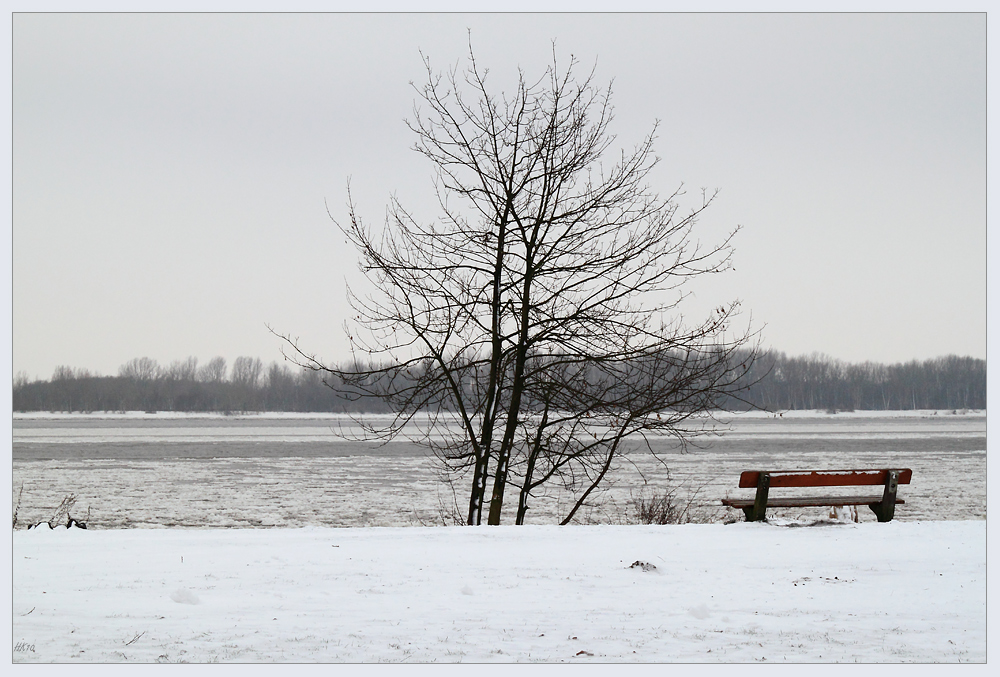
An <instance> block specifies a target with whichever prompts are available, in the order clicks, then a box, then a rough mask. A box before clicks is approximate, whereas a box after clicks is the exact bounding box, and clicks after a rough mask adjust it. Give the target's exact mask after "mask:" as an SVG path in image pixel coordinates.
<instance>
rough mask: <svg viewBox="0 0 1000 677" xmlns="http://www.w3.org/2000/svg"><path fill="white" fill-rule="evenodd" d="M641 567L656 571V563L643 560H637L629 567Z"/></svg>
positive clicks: (645, 569) (644, 569)
mask: <svg viewBox="0 0 1000 677" xmlns="http://www.w3.org/2000/svg"><path fill="white" fill-rule="evenodd" d="M635 568H640V569H642V570H643V571H656V565H655V564H650V563H649V562H643V561H642V560H638V559H637V560H636V561H634V562H632V564H630V565H629V569H635Z"/></svg>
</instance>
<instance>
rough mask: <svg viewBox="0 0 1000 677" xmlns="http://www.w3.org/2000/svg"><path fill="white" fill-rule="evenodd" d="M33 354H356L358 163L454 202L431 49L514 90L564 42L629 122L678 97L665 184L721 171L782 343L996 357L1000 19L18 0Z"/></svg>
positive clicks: (747, 298) (665, 135)
mask: <svg viewBox="0 0 1000 677" xmlns="http://www.w3.org/2000/svg"><path fill="white" fill-rule="evenodd" d="M13 26H14V30H13V158H14V162H13V198H14V199H13V367H14V372H15V373H17V372H20V371H24V372H26V373H27V374H28V375H29V376H30V377H41V378H48V377H49V376H50V375H51V374H52V371H53V369H54V368H55V367H56V366H57V365H69V366H73V367H86V368H89V369H91V370H92V371H97V372H100V373H103V374H115V373H117V370H118V367H119V365H121V364H123V363H124V362H126V361H128V360H129V359H131V358H133V357H138V356H149V357H153V358H155V359H157V360H158V361H159V362H160V363H161V364H168V363H169V362H171V361H173V360H177V359H183V358H186V357H187V356H189V355H190V356H196V357H198V358H199V359H200V360H201V361H202V362H203V363H204V362H205V361H207V360H208V359H210V358H211V357H213V356H214V355H222V356H224V357H226V358H227V359H228V360H229V361H230V362H231V361H232V360H233V359H234V358H235V357H237V356H239V355H250V356H255V357H260V358H261V359H262V360H264V362H265V363H267V362H270V361H271V360H275V359H280V353H279V347H280V343H279V341H278V340H277V339H276V338H275V337H274V336H272V335H271V334H270V333H268V331H267V329H266V327H265V324H270V325H271V326H273V327H274V328H275V329H276V330H279V331H282V332H288V333H291V334H293V335H296V336H299V337H301V340H302V343H303V345H304V346H306V347H307V348H309V349H311V350H313V351H315V352H317V353H319V355H321V356H322V357H324V358H326V359H328V360H336V359H339V358H342V357H343V356H344V353H343V350H344V347H345V341H344V340H343V331H342V328H341V325H342V323H343V320H344V317H345V315H346V312H347V307H346V303H345V290H344V282H345V278H348V279H353V278H354V276H356V273H355V271H356V255H355V253H354V252H353V251H352V250H350V249H348V248H347V247H346V246H345V244H344V241H343V237H341V236H339V235H338V232H337V230H336V228H335V226H334V225H333V224H332V223H331V222H330V220H329V218H328V216H327V212H326V207H325V206H324V201H326V202H327V203H328V204H329V207H330V211H331V213H332V214H333V215H334V216H335V217H337V218H342V217H343V216H344V212H345V209H344V203H345V200H346V191H345V186H346V183H347V179H348V177H351V181H352V190H353V192H354V195H355V198H356V199H357V202H358V205H359V208H360V211H361V213H362V215H363V216H365V217H366V218H367V219H368V220H369V221H371V222H379V221H380V220H381V218H382V216H383V214H384V205H385V203H386V200H387V198H388V196H389V195H390V193H393V192H395V193H397V194H398V196H399V197H400V199H401V200H402V201H403V202H404V204H406V205H407V206H408V207H410V208H411V210H412V211H413V212H415V214H416V215H417V216H418V217H419V218H420V219H421V220H424V221H429V220H432V219H433V218H434V217H435V216H436V208H435V202H434V201H433V199H432V194H431V192H430V172H431V167H430V166H429V165H427V163H426V162H425V161H423V160H422V159H421V158H420V157H419V156H418V155H417V154H416V153H414V152H412V151H411V150H409V148H410V146H411V145H412V142H413V137H412V134H411V133H410V132H409V130H408V129H407V128H406V126H405V124H404V123H403V119H404V118H405V117H408V116H410V114H411V111H412V105H413V100H414V92H413V90H412V89H411V88H410V86H409V84H408V83H409V82H410V81H411V80H412V81H420V80H421V79H422V77H423V72H422V66H421V60H420V54H419V50H423V52H424V53H425V54H426V55H427V56H428V57H430V59H431V61H432V63H433V64H435V65H437V66H438V67H442V68H444V67H447V66H449V65H451V64H454V63H456V62H457V61H459V60H460V59H463V58H464V56H465V55H466V52H467V32H466V30H467V29H471V31H472V40H473V44H474V47H475V50H476V54H477V60H478V61H479V62H480V63H482V64H485V65H486V66H488V67H489V68H490V70H491V76H492V77H494V78H495V84H496V85H497V87H498V88H500V87H503V86H504V84H509V83H511V81H512V78H513V77H514V73H515V69H516V67H517V66H521V67H522V68H523V69H524V70H525V71H526V72H527V73H528V74H529V75H530V74H538V75H540V74H541V73H542V72H543V71H544V68H545V66H546V65H547V63H548V62H549V60H550V58H551V49H552V48H551V41H552V40H555V41H556V45H557V51H558V54H559V55H560V57H561V58H568V56H569V55H570V54H572V55H574V56H575V57H576V58H577V59H579V60H580V61H581V62H582V63H583V64H585V65H587V66H589V65H591V64H593V63H595V62H596V64H597V79H598V80H599V81H608V80H611V79H614V95H613V103H614V105H615V110H616V122H615V131H616V132H617V134H618V140H619V142H620V143H621V144H622V145H623V146H626V147H631V146H632V145H633V144H634V143H635V142H638V141H639V140H641V138H642V136H643V135H644V134H645V133H646V132H648V131H649V129H650V128H651V126H652V124H653V122H654V121H655V120H657V119H659V120H661V121H662V127H661V129H660V134H659V139H658V141H657V144H656V150H657V153H658V155H660V156H661V157H662V158H663V162H662V164H661V166H660V167H659V169H658V171H657V173H656V174H655V176H654V181H655V185H656V187H657V188H658V189H660V190H661V192H671V191H673V190H674V189H675V188H676V187H677V186H678V185H680V184H681V183H683V184H684V185H685V187H686V189H687V190H688V191H689V192H688V195H687V196H685V197H684V198H683V199H682V202H681V204H682V206H684V204H685V201H690V204H691V205H694V203H695V202H696V201H698V200H700V189H701V188H702V187H705V188H709V189H715V188H718V189H720V190H721V192H720V195H719V198H718V201H717V203H716V204H715V205H714V206H713V207H712V209H711V210H710V211H709V212H708V213H707V214H706V216H705V217H704V218H703V219H702V222H701V225H702V226H703V237H704V239H705V240H707V241H712V240H713V238H717V237H719V236H720V235H721V234H722V233H724V232H726V231H727V230H729V229H731V228H733V227H735V226H736V225H740V226H742V231H741V232H740V233H739V235H738V236H737V238H736V241H735V246H736V252H735V270H734V271H732V272H730V273H727V274H726V275H722V276H716V277H714V278H713V279H712V280H710V281H706V282H704V283H699V284H696V285H695V286H694V287H693V288H692V290H693V291H694V293H695V297H694V299H693V300H692V304H691V305H690V307H689V309H688V313H689V316H690V317H691V319H692V320H696V319H700V318H699V315H700V314H701V313H703V312H705V311H707V309H708V308H710V307H712V306H713V305H718V303H720V302H725V301H728V300H731V299H733V298H740V299H742V300H743V305H744V309H745V310H746V311H747V317H748V318H749V316H750V314H752V319H753V324H754V326H756V327H763V333H762V337H763V342H764V345H765V346H768V347H773V348H775V349H777V350H781V351H784V352H786V353H789V354H809V353H813V352H820V353H826V354H828V355H830V356H832V357H835V358H839V359H843V360H847V361H863V360H877V361H883V362H897V361H905V360H910V359H914V358H917V359H924V358H931V357H936V356H939V355H945V354H951V353H955V354H960V355H972V356H974V357H985V355H986V20H985V15H983V14H952V15H947V14H918V15H905V14H876V15H868V14H865V15H858V14H817V15H782V14H750V15H740V14H699V15H684V14H617V15H616V14H586V15H573V14H545V15H526V14H507V15H482V14H480V15H463V14H423V15H406V14H396V15H365V14H325V15H312V14H295V15H280V14H265V15H233V14H204V15H182V14H149V15H114V14H85V15H69V14H18V15H15V17H14V20H13Z"/></svg>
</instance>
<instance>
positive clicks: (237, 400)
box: [13, 351, 986, 413]
mask: <svg viewBox="0 0 1000 677" xmlns="http://www.w3.org/2000/svg"><path fill="white" fill-rule="evenodd" d="M747 382H748V384H749V385H748V388H747V390H746V391H745V395H744V397H743V398H742V399H740V400H737V399H729V400H726V401H723V402H720V406H722V407H723V408H726V409H729V410H733V411H738V410H744V409H748V408H751V407H759V408H761V409H766V410H768V411H782V410H789V409H826V410H837V411H851V410H856V409H860V410H890V409H892V410H897V409H985V408H986V361H985V360H980V359H974V358H971V357H956V356H948V357H940V358H937V359H933V360H925V361H922V362H920V361H912V362H907V363H905V364H893V365H884V364H877V363H874V362H864V363H861V364H848V363H844V362H840V361H838V360H834V359H831V358H829V357H826V356H823V355H813V356H810V357H787V356H786V355H785V354H784V353H777V352H773V351H769V352H765V353H762V354H761V355H760V356H759V357H758V359H757V361H756V363H755V364H754V368H753V371H752V372H751V373H750V374H749V376H748V381H747ZM330 383H331V384H332V385H333V386H334V387H332V388H331V387H329V386H327V385H326V384H324V382H323V378H322V376H321V375H320V374H319V373H317V372H315V371H311V370H307V369H296V370H292V369H290V368H289V367H288V365H285V364H278V363H271V365H270V366H268V367H267V368H265V367H264V365H263V363H262V362H261V361H260V359H258V358H250V357H239V358H237V359H236V360H235V361H234V362H233V364H232V368H231V369H229V368H227V365H226V360H225V359H223V358H221V357H216V358H214V359H213V360H211V361H209V362H208V364H206V365H204V366H202V367H199V366H198V361H197V360H196V359H195V358H188V359H187V360H184V361H179V362H174V363H173V364H171V365H170V366H169V367H161V366H160V365H159V364H157V362H156V360H152V359H150V358H146V357H143V358H136V359H134V360H132V361H130V362H128V363H127V364H124V365H122V367H121V368H120V369H119V371H118V375H117V376H95V375H92V374H91V373H90V372H88V371H87V370H85V369H72V368H70V367H58V368H57V369H56V370H55V373H54V374H53V375H52V379H51V380H49V381H43V380H39V381H33V382H32V381H29V380H28V378H27V377H26V376H24V375H19V376H18V377H17V378H16V379H15V381H14V402H13V404H14V411H75V412H92V411H189V412H229V413H238V412H254V411H294V412H356V411H366V412H373V413H378V412H384V411H385V405H384V404H383V403H382V402H381V401H380V400H378V399H374V398H371V397H345V396H344V395H345V393H343V392H341V391H340V389H339V388H338V387H337V386H338V384H337V382H336V381H330Z"/></svg>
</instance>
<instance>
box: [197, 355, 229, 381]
mask: <svg viewBox="0 0 1000 677" xmlns="http://www.w3.org/2000/svg"><path fill="white" fill-rule="evenodd" d="M198 380H199V381H204V382H205V383H221V382H222V381H225V380H226V358H224V357H213V358H212V359H211V360H209V361H208V364H206V365H205V366H204V367H202V368H201V369H199V370H198Z"/></svg>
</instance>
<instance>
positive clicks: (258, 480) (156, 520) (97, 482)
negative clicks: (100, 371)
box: [12, 411, 986, 529]
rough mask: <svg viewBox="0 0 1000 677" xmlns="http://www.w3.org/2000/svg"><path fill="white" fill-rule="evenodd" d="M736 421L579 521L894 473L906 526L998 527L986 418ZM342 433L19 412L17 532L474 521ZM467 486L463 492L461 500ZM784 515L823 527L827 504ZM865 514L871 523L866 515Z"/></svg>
mask: <svg viewBox="0 0 1000 677" xmlns="http://www.w3.org/2000/svg"><path fill="white" fill-rule="evenodd" d="M725 421H726V423H725V425H724V428H725V434H723V435H722V436H721V437H715V438H705V439H704V440H703V441H702V443H701V448H692V449H690V450H689V451H688V452H687V453H681V451H680V450H678V449H676V448H675V447H674V446H672V442H671V441H670V440H669V439H665V438H661V439H659V440H657V439H653V440H651V444H652V447H653V451H654V452H655V455H654V454H653V453H650V452H649V450H645V449H643V448H642V446H641V444H640V443H639V442H638V441H632V442H630V444H631V445H632V447H633V452H634V453H632V454H631V456H630V461H631V462H630V463H624V462H623V463H622V464H621V465H620V467H619V468H618V472H616V474H615V475H614V480H615V481H614V483H610V484H609V485H608V486H607V490H606V491H604V492H598V493H596V494H595V495H594V496H593V498H594V500H593V501H592V504H591V505H590V506H588V507H587V508H586V509H585V510H582V511H581V512H580V513H579V521H580V522H583V523H597V524H618V523H622V522H628V521H629V514H628V512H629V510H630V508H631V502H632V500H633V499H634V498H635V497H637V496H639V495H640V494H641V493H642V492H643V491H648V492H652V491H662V490H664V489H669V488H675V489H676V490H677V497H678V501H679V502H687V501H688V499H692V500H693V503H692V505H693V507H694V511H695V513H696V517H697V518H698V519H701V520H705V521H724V520H726V519H730V520H732V519H742V512H739V511H727V510H725V509H723V508H722V507H721V505H720V502H719V501H720V499H721V498H723V497H726V496H730V497H739V496H748V495H752V493H753V492H752V490H740V489H738V488H737V482H738V480H739V474H740V472H742V471H743V470H747V469H753V468H765V469H772V470H774V469H800V468H807V469H837V468H871V467H887V466H891V467H906V468H911V469H912V470H913V483H912V484H909V485H904V486H902V487H900V496H901V497H902V498H903V499H904V500H905V501H906V503H905V504H904V505H900V506H899V507H898V508H897V511H896V519H898V520H900V521H921V520H941V519H945V520H968V519H985V517H986V417H985V414H984V412H955V413H952V412H926V411H924V412H889V413H886V412H853V413H849V414H845V413H840V414H835V415H831V414H826V413H822V412H786V413H785V414H784V416H782V417H781V418H773V417H767V416H766V415H761V414H756V415H742V416H736V417H729V418H727V419H725ZM341 424H350V420H349V419H346V418H344V417H338V416H331V415H327V416H323V415H315V414H313V415H288V414H284V415H280V414H264V415H251V416H239V417H223V416H217V415H216V416H206V415H176V414H175V415H166V414H157V415H144V414H124V415H121V414H105V415H98V414H89V415H83V414H80V415H62V416H59V415H49V414H40V415H39V414H35V415H26V414H17V415H16V416H15V419H14V428H13V476H12V480H13V482H12V490H13V499H14V502H15V503H16V502H17V501H18V498H20V504H19V506H18V516H19V522H20V523H21V524H22V525H26V524H28V523H32V522H38V521H40V520H47V519H49V518H50V517H51V516H52V513H53V512H54V510H55V509H56V506H58V505H59V503H60V502H61V501H62V500H63V499H64V498H65V497H66V496H68V495H70V494H73V495H75V496H76V498H77V502H76V506H75V508H74V509H73V513H72V514H73V516H74V517H78V518H87V517H88V512H89V519H87V522H88V524H89V525H90V526H91V527H94V528H99V529H108V528H122V527H143V528H145V527H149V528H159V527H210V528H216V527H306V526H329V527H346V526H352V527H364V526H421V525H440V524H447V523H450V520H451V518H452V517H453V515H454V513H456V512H458V513H462V512H463V511H462V507H461V505H460V503H461V499H460V498H459V499H457V500H456V497H455V495H454V494H453V493H452V492H451V490H450V488H449V487H448V486H447V485H446V484H444V483H443V482H442V481H441V479H440V477H439V475H438V474H437V466H436V464H435V462H434V460H433V459H429V458H428V457H427V454H426V452H425V451H424V450H422V449H421V448H419V447H417V446H416V445H413V444H410V443H407V442H397V443H393V444H389V445H386V446H383V447H379V446H377V445H375V444H371V443H362V442H352V441H345V440H343V439H341V438H338V437H337V436H336V435H335V434H334V431H333V428H334V427H335V426H339V425H341ZM661 461H662V463H661ZM668 470H669V474H668ZM644 482H647V483H648V485H647V486H646V488H645V489H644V488H643V484H644ZM22 486H23V492H22V491H21V488H22ZM464 490H465V485H464V484H462V485H460V486H458V493H459V496H461V494H462V492H463V491H464ZM566 500H567V499H566V496H565V495H560V494H558V493H556V492H550V493H545V492H542V493H541V494H540V495H538V496H537V497H536V498H535V500H534V501H533V503H532V504H531V510H530V511H529V513H528V522H529V523H532V524H552V523H557V522H558V521H559V519H560V518H561V517H562V515H564V514H565V513H566V510H567V509H568V505H567V503H566ZM456 503H458V504H459V505H458V506H457V509H456ZM773 514H774V515H775V516H778V517H786V518H790V519H809V518H813V519H815V518H819V517H823V516H825V515H824V511H823V510H822V509H811V510H808V509H807V510H798V511H785V512H774V513H773ZM859 516H860V518H861V519H862V520H869V521H871V520H874V515H873V514H872V513H871V512H870V511H869V510H867V509H862V510H861V511H860V515H859ZM510 517H511V515H510V514H508V515H505V518H506V519H510Z"/></svg>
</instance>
